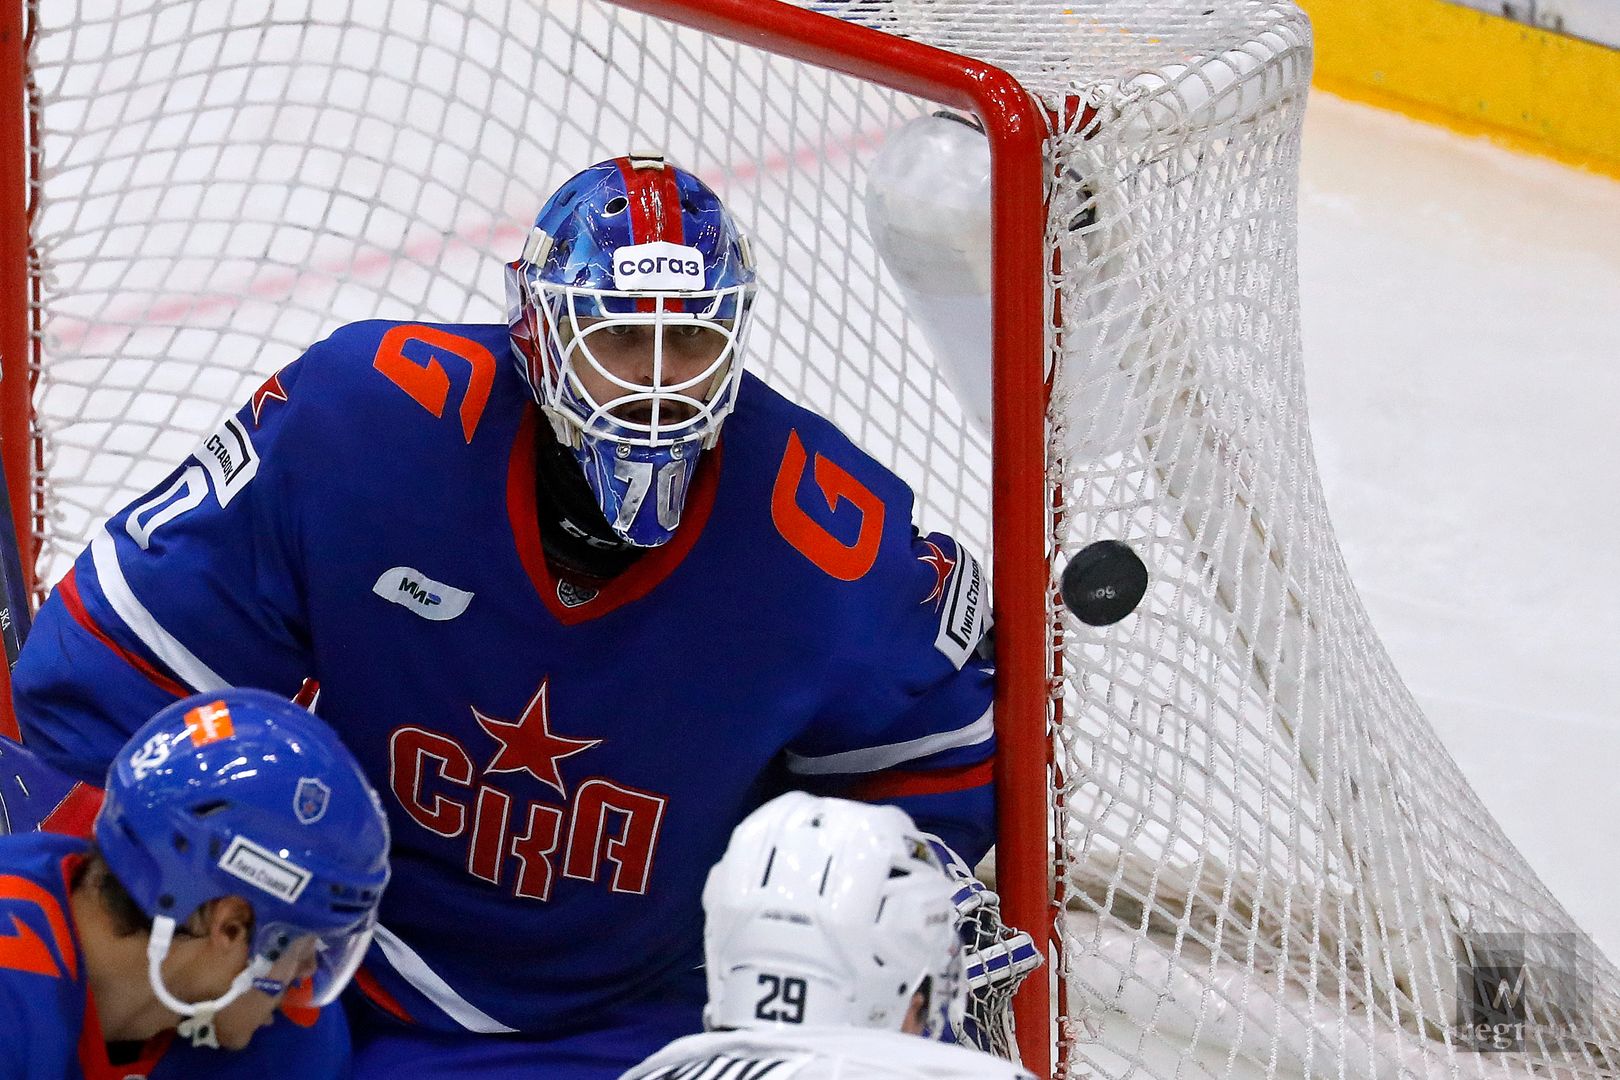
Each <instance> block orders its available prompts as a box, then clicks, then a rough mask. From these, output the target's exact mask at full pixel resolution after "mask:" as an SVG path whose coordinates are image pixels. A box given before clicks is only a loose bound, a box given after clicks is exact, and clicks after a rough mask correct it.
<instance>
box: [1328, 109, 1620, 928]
mask: <svg viewBox="0 0 1620 1080" xmlns="http://www.w3.org/2000/svg"><path fill="white" fill-rule="evenodd" d="M1300 202H1301V207H1300V218H1301V220H1300V233H1301V240H1300V246H1301V253H1300V277H1301V290H1302V294H1303V295H1302V300H1303V308H1304V332H1305V364H1306V368H1305V370H1306V386H1307V392H1308V395H1309V401H1310V405H1309V407H1310V411H1311V421H1312V432H1313V435H1314V438H1315V440H1316V452H1317V455H1318V458H1319V462H1320V465H1321V471H1322V484H1323V487H1324V489H1325V491H1326V494H1327V501H1328V508H1329V510H1330V512H1331V514H1332V518H1333V522H1334V525H1335V528H1336V530H1337V533H1338V537H1339V542H1340V544H1341V545H1342V547H1343V549H1344V552H1345V557H1346V559H1347V561H1348V563H1349V566H1350V571H1351V575H1352V577H1353V579H1354V581H1355V582H1356V585H1357V588H1358V589H1359V590H1360V592H1361V595H1362V597H1363V599H1364V600H1365V601H1366V605H1367V608H1368V610H1369V612H1370V614H1371V617H1372V620H1373V625H1374V627H1375V628H1376V629H1377V631H1378V633H1379V634H1380V636H1381V637H1382V638H1383V640H1384V643H1385V644H1386V645H1387V646H1388V648H1389V651H1390V654H1391V655H1392V657H1393V658H1394V660H1395V664H1396V666H1397V668H1398V669H1399V670H1400V672H1401V674H1402V676H1403V678H1404V679H1405V680H1406V682H1407V684H1408V685H1409V686H1410V687H1411V688H1412V690H1413V692H1414V693H1415V694H1416V695H1417V698H1418V701H1419V703H1420V704H1421V705H1422V707H1423V708H1424V710H1425V711H1426V712H1427V713H1428V716H1429V719H1430V721H1431V722H1432V723H1433V724H1434V725H1435V727H1436V729H1437V730H1438V731H1439V732H1440V735H1441V737H1442V738H1443V739H1444V740H1445V743H1446V745H1447V747H1448V748H1449V749H1450V751H1451V753H1452V754H1453V756H1455V757H1456V759H1457V761H1458V763H1459V764H1460V765H1461V766H1462V769H1463V772H1464V773H1465V774H1466V775H1467V777H1468V778H1469V781H1470V782H1471V783H1472V784H1473V785H1474V787H1475V788H1476V789H1477V790H1478V791H1479V793H1480V795H1481V797H1482V798H1483V799H1484V801H1485V803H1486V805H1487V806H1488V807H1489V808H1490V809H1491V812H1492V813H1493V814H1494V815H1495V816H1496V818H1497V820H1498V821H1499V822H1500V823H1501V825H1502V827H1503V829H1504V830H1505V831H1506V832H1507V834H1508V836H1509V837H1510V838H1512V839H1513V841H1514V842H1515V843H1516V844H1517V845H1518V846H1519V848H1520V850H1521V851H1523V852H1524V854H1525V856H1526V857H1527V858H1528V859H1529V861H1530V863H1531V865H1532V866H1533V867H1534V868H1535V869H1536V871H1537V872H1538V873H1539V874H1540V875H1541V876H1542V877H1543V879H1544V880H1545V881H1546V882H1547V884H1548V886H1549V887H1550V888H1551V890H1552V892H1553V893H1554V895H1556V896H1558V897H1559V898H1560V899H1561V900H1562V902H1563V903H1564V905H1565V906H1566V907H1568V908H1569V909H1570V911H1571V913H1572V914H1573V915H1574V916H1575V918H1576V920H1577V921H1578V922H1579V923H1580V925H1581V926H1582V927H1583V928H1585V929H1586V930H1587V932H1589V933H1590V934H1592V935H1593V936H1594V938H1595V939H1596V940H1597V943H1598V944H1599V945H1600V946H1602V947H1603V948H1604V951H1605V952H1606V953H1607V954H1608V955H1609V956H1611V957H1613V956H1616V955H1620V909H1617V907H1616V905H1615V904H1614V902H1613V899H1614V893H1615V888H1614V887H1615V886H1616V885H1617V884H1620V868H1617V867H1616V866H1615V858H1616V856H1617V854H1620V784H1617V783H1616V778H1615V770H1616V768H1617V767H1620V704H1617V702H1616V695H1615V691H1614V686H1613V683H1614V676H1615V675H1616V674H1617V673H1620V543H1617V542H1616V533H1617V530H1620V485H1617V477H1616V470H1617V468H1620V415H1617V410H1620V183H1617V182H1615V181H1613V180H1609V179H1605V178H1603V177H1599V176H1596V175H1592V174H1587V173H1583V172H1581V171H1579V170H1576V169H1571V168H1567V167H1564V166H1561V165H1557V164H1554V163H1551V162H1547V161H1542V160H1539V159H1536V158H1532V157H1528V156H1524V155H1520V154H1516V153H1513V152H1510V151H1507V150H1504V149H1502V148H1500V147H1497V146H1495V145H1492V144H1490V143H1488V142H1485V141H1482V140H1478V139H1472V138H1466V137H1463V136H1460V135H1456V134H1453V133H1451V132H1447V131H1444V130H1442V129H1438V128H1434V127H1430V126H1427V125H1423V124H1419V123H1416V122H1414V121H1411V120H1408V119H1406V118H1403V117H1400V116H1396V115H1393V114H1390V113H1386V112H1382V111H1379V110H1375V109H1371V108H1368V107H1365V106H1361V105H1356V104H1353V103H1349V102H1346V101H1343V100H1340V99H1337V98H1334V97H1331V96H1328V95H1325V94H1321V93H1314V94H1313V95H1312V104H1311V107H1310V111H1309V114H1308V117H1307V120H1306V134H1305V164H1304V175H1303V177H1302V184H1301V193H1300Z"/></svg>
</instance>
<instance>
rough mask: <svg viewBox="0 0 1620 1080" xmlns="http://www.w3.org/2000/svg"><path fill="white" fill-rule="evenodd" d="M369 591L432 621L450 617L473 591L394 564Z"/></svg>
mask: <svg viewBox="0 0 1620 1080" xmlns="http://www.w3.org/2000/svg"><path fill="white" fill-rule="evenodd" d="M371 591H372V592H374V593H376V594H377V595H378V596H380V597H382V598H383V599H384V600H387V601H388V602H389V603H391V604H398V605H399V606H400V607H403V608H406V609H408V610H410V611H414V612H416V613H417V614H418V615H420V616H422V618H424V619H428V620H431V621H432V622H445V621H446V620H449V619H454V618H455V617H456V616H457V615H460V614H461V613H462V612H464V611H466V610H467V605H468V604H470V603H472V598H473V594H472V593H470V592H468V591H466V590H465V589H458V588H456V587H455V586H454V585H446V584H445V583H444V582H442V581H434V580H433V579H432V578H430V577H428V576H427V575H426V574H424V573H422V571H420V570H414V569H412V568H411V567H409V566H395V567H391V568H389V569H387V570H384V571H383V572H382V576H381V577H379V578H378V579H377V583H376V584H375V585H373V586H372V587H371Z"/></svg>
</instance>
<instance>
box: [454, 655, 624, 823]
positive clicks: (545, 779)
mask: <svg viewBox="0 0 1620 1080" xmlns="http://www.w3.org/2000/svg"><path fill="white" fill-rule="evenodd" d="M549 682H550V680H549V679H544V680H541V682H540V689H538V690H536V691H535V692H534V697H532V698H530V699H529V704H528V705H526V706H525V707H524V709H523V715H522V716H520V717H518V718H517V719H516V720H497V719H495V718H494V717H492V716H485V715H484V714H483V713H481V712H479V711H478V710H477V709H473V711H472V714H473V719H475V720H477V721H478V726H479V727H481V728H483V729H484V731H485V732H486V733H488V735H489V737H490V738H492V739H494V740H495V741H496V742H498V743H500V744H501V748H500V749H499V750H497V751H495V756H494V757H493V758H491V759H490V762H489V768H487V769H485V770H484V771H485V772H492V773H498V772H526V773H528V774H529V775H530V776H532V777H534V778H535V779H536V780H538V781H540V782H541V783H542V784H545V785H546V786H547V787H549V788H551V789H552V790H554V791H555V792H556V793H557V794H558V795H561V796H562V797H563V798H565V799H566V798H568V791H567V790H566V789H565V788H564V787H563V780H562V772H561V771H560V770H559V769H558V768H557V762H559V761H561V760H562V759H563V758H566V757H573V756H574V755H575V754H578V753H581V752H583V751H586V750H589V749H590V748H591V747H593V746H596V745H597V744H598V743H600V742H601V741H602V740H601V739H570V738H568V737H567V736H566V735H553V734H552V732H551V710H550V709H549V708H548V707H547V705H546V686H547V684H548V683H549Z"/></svg>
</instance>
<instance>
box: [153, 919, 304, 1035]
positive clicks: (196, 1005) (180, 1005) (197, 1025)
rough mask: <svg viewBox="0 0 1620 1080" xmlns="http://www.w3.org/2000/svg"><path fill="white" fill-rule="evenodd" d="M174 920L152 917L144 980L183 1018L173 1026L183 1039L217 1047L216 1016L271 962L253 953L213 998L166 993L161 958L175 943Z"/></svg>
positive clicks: (263, 973) (165, 955)
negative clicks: (188, 998) (189, 998)
mask: <svg viewBox="0 0 1620 1080" xmlns="http://www.w3.org/2000/svg"><path fill="white" fill-rule="evenodd" d="M174 930H175V921H174V920H173V919H171V918H169V917H168V916H166V915H159V916H156V917H155V918H153V920H152V936H151V937H150V938H149V939H148V940H147V942H146V979H147V981H148V982H150V983H151V984H152V992H153V993H154V994H156V995H157V999H158V1001H160V1002H162V1003H163V1007H164V1008H165V1009H168V1010H169V1011H170V1012H176V1013H179V1014H180V1015H181V1016H182V1017H184V1019H183V1020H181V1021H180V1024H179V1027H178V1028H177V1029H176V1031H177V1032H178V1034H179V1035H180V1036H181V1037H182V1038H189V1039H190V1040H191V1045H193V1046H211V1047H213V1048H215V1049H218V1048H219V1040H218V1039H217V1038H216V1037H215V1034H214V1017H215V1015H216V1014H217V1013H218V1012H219V1011H220V1010H221V1009H223V1008H225V1007H226V1006H228V1005H230V1004H231V1002H233V1001H235V1000H236V999H237V998H239V997H241V996H242V995H243V994H245V993H247V992H248V990H250V989H252V987H253V984H254V982H255V981H256V980H259V979H262V978H263V977H264V976H265V975H267V974H269V971H270V968H271V967H272V966H273V965H274V961H272V960H271V959H270V958H269V957H266V956H259V955H257V954H255V955H254V957H253V959H252V960H250V961H248V965H247V967H245V968H243V969H242V970H241V972H239V973H238V974H237V976H236V978H234V979H232V980H231V985H230V986H229V987H227V988H226V990H225V992H224V993H223V994H221V995H220V996H219V997H217V998H215V999H214V1000H212V1001H197V1002H186V1001H181V1000H180V999H179V998H177V997H175V996H174V995H173V994H172V993H170V992H169V988H168V987H167V986H166V985H164V982H163V961H164V960H166V959H167V958H168V956H169V946H170V945H171V944H173V942H174Z"/></svg>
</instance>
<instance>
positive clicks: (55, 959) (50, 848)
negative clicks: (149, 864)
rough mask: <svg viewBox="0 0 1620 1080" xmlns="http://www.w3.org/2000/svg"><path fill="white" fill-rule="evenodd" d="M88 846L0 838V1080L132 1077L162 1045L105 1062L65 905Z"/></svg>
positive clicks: (44, 836) (145, 1069)
mask: <svg viewBox="0 0 1620 1080" xmlns="http://www.w3.org/2000/svg"><path fill="white" fill-rule="evenodd" d="M87 847H88V845H87V844H86V843H85V841H83V840H76V839H73V838H71V837H65V836H54V835H51V834H48V833H24V834H20V835H17V836H0V1080H78V1078H80V1077H83V1078H84V1080H139V1078H140V1077H144V1076H146V1075H148V1073H149V1072H150V1071H151V1069H152V1067H153V1065H154V1064H155V1063H156V1061H157V1058H158V1056H159V1055H161V1053H162V1051H163V1048H164V1047H165V1046H167V1044H168V1042H169V1034H167V1033H165V1034H164V1035H162V1036H159V1037H158V1038H157V1039H154V1040H152V1041H151V1042H150V1043H148V1044H147V1046H146V1047H144V1048H142V1051H141V1054H140V1057H139V1059H138V1060H136V1061H133V1062H131V1063H129V1064H126V1065H118V1066H113V1065H110V1064H109V1063H108V1060H107V1046H106V1043H105V1042H103V1041H102V1037H101V1023H100V1021H99V1020H98V1019H97V1017H96V1006H95V1000H94V998H93V997H92V995H91V993H90V985H89V977H88V976H87V975H86V973H85V962H84V956H83V953H82V950H81V949H80V946H79V938H78V933H77V931H76V930H75V928H74V924H73V910H72V907H71V906H70V904H69V903H68V892H69V882H70V881H71V878H72V875H73V869H74V866H75V865H76V863H77V862H78V861H79V860H80V859H82V858H83V857H84V853H85V850H86V848H87Z"/></svg>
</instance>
